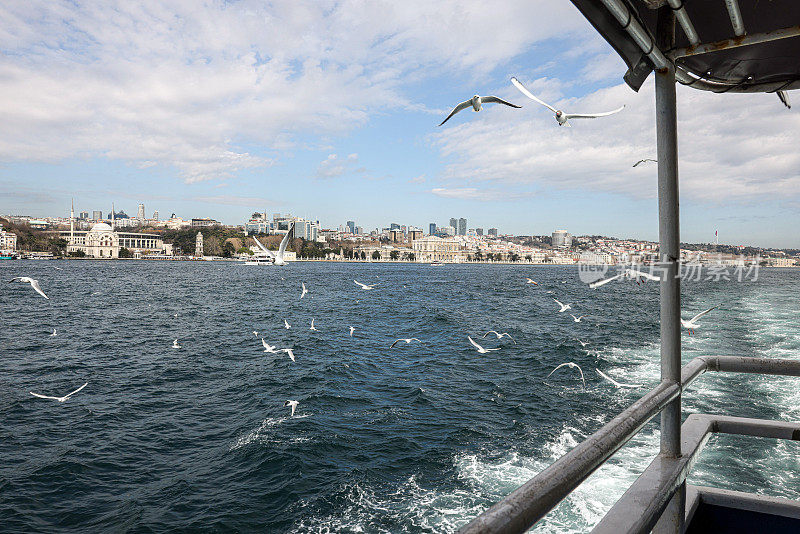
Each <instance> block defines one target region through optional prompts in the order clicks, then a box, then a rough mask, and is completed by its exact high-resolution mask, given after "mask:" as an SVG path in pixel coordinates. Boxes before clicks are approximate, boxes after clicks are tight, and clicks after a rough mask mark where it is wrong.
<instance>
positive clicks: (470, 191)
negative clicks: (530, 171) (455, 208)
mask: <svg viewBox="0 0 800 534" xmlns="http://www.w3.org/2000/svg"><path fill="white" fill-rule="evenodd" d="M430 192H431V193H433V194H434V195H436V196H437V197H443V198H457V199H460V200H516V199H519V198H524V197H529V196H531V193H510V192H507V191H503V190H499V189H478V188H477V187H434V188H433V189H431V191H430Z"/></svg>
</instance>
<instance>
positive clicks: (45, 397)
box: [28, 382, 89, 402]
mask: <svg viewBox="0 0 800 534" xmlns="http://www.w3.org/2000/svg"><path fill="white" fill-rule="evenodd" d="M88 384H89V382H86V383H85V384H84V385H82V386H81V387H79V388H78V389H76V390H75V391H73V392H72V393H68V394H66V395H64V396H63V397H51V396H49V395H39V394H38V393H34V392H33V391H29V392H28V393H30V394H31V395H33V396H34V397H39V398H40V399H53V400H57V401H58V402H64V401H65V400H67V399H68V398H70V397H71V396H73V395H75V394H76V393H77V392H79V391H80V390H82V389H83V388H85V387H86V386H87V385H88Z"/></svg>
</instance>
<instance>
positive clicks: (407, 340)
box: [389, 337, 422, 349]
mask: <svg viewBox="0 0 800 534" xmlns="http://www.w3.org/2000/svg"><path fill="white" fill-rule="evenodd" d="M401 341H405V342H406V344H409V343H411V342H412V341H417V342H419V343H422V341H420V340H419V339H417V338H415V337H405V338H400V339H398V340H397V341H395V342H394V343H392V344H391V345H390V346H389V348H390V349H393V348H394V346H395V345H397V344H398V343H400V342H401Z"/></svg>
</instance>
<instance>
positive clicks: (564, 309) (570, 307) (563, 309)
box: [551, 297, 572, 313]
mask: <svg viewBox="0 0 800 534" xmlns="http://www.w3.org/2000/svg"><path fill="white" fill-rule="evenodd" d="M551 298H552V297H551ZM553 300H555V301H556V304H558V305H559V306H561V309H560V310H558V313H562V312H565V311H567V310H571V309H572V304H563V303H562V302H561V301H560V300H557V299H553Z"/></svg>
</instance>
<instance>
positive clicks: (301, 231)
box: [294, 219, 319, 241]
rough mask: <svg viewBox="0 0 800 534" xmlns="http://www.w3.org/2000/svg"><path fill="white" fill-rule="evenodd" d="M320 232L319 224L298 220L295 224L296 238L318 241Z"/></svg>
mask: <svg viewBox="0 0 800 534" xmlns="http://www.w3.org/2000/svg"><path fill="white" fill-rule="evenodd" d="M318 232H319V224H317V223H315V222H312V221H306V220H305V219H298V220H296V221H295V222H294V237H300V238H302V239H305V240H306V241H316V240H317V235H318Z"/></svg>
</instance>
